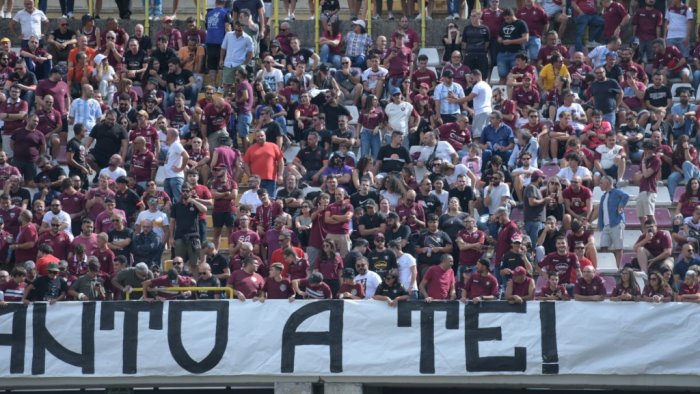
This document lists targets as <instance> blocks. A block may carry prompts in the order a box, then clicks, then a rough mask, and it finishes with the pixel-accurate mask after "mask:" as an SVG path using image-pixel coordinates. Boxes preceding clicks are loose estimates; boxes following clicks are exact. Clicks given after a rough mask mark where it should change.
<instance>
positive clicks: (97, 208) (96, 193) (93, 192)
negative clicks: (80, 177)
mask: <svg viewBox="0 0 700 394" xmlns="http://www.w3.org/2000/svg"><path fill="white" fill-rule="evenodd" d="M94 197H102V199H103V200H104V199H105V198H107V197H112V198H114V192H113V191H112V190H110V189H107V190H104V191H103V190H101V189H100V188H99V187H96V188H93V189H90V190H89V191H88V192H87V196H85V199H86V201H87V200H90V199H92V198H94ZM104 210H105V206H104V205H103V204H102V203H99V202H96V203H94V204H92V206H91V207H90V210H89V211H88V217H89V218H90V219H92V220H95V219H97V215H99V214H100V213H101V212H102V211H104Z"/></svg>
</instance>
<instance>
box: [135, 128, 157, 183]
mask: <svg viewBox="0 0 700 394" xmlns="http://www.w3.org/2000/svg"><path fill="white" fill-rule="evenodd" d="M132 132H133V131H132ZM130 170H131V171H130V172H131V175H133V176H134V179H136V182H137V183H138V184H139V185H141V187H143V188H145V187H146V184H147V183H148V181H150V180H153V179H155V176H156V171H157V170H158V161H157V160H156V157H155V155H154V154H153V152H151V151H150V150H148V149H147V148H146V139H145V138H144V137H141V136H139V137H136V138H135V139H134V142H133V144H132V149H131V168H130Z"/></svg>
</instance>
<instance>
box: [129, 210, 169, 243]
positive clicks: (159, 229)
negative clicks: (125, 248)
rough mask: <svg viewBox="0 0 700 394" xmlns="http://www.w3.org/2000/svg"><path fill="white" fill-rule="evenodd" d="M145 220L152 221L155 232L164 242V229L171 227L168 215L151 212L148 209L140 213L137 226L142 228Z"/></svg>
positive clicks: (161, 212)
mask: <svg viewBox="0 0 700 394" xmlns="http://www.w3.org/2000/svg"><path fill="white" fill-rule="evenodd" d="M144 220H150V221H151V222H152V223H153V232H154V233H156V234H157V235H158V237H159V238H160V240H161V241H162V240H163V237H164V235H165V232H164V230H163V227H164V226H168V225H170V221H169V220H168V215H166V214H165V213H164V212H163V211H155V212H151V211H149V210H148V209H147V210H145V211H141V212H139V215H138V216H137V217H136V224H138V225H139V226H140V225H141V223H143V221H144Z"/></svg>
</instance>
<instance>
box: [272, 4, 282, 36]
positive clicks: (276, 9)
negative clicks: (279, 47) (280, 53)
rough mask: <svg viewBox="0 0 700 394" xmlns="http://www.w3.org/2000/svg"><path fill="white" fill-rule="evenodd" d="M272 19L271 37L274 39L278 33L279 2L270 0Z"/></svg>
mask: <svg viewBox="0 0 700 394" xmlns="http://www.w3.org/2000/svg"><path fill="white" fill-rule="evenodd" d="M272 18H273V19H274V23H273V24H272V29H273V32H274V34H273V35H272V37H273V38H274V37H276V36H277V35H278V34H279V33H280V1H279V0H272Z"/></svg>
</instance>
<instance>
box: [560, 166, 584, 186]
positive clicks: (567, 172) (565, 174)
mask: <svg viewBox="0 0 700 394" xmlns="http://www.w3.org/2000/svg"><path fill="white" fill-rule="evenodd" d="M557 176H558V177H559V178H564V179H566V180H567V181H569V182H571V180H572V179H574V176H580V177H581V178H590V177H591V171H590V170H589V169H588V168H586V167H584V166H578V168H577V169H576V174H574V172H573V171H571V167H569V166H566V167H564V168H562V169H561V170H559V172H558V173H557Z"/></svg>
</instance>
